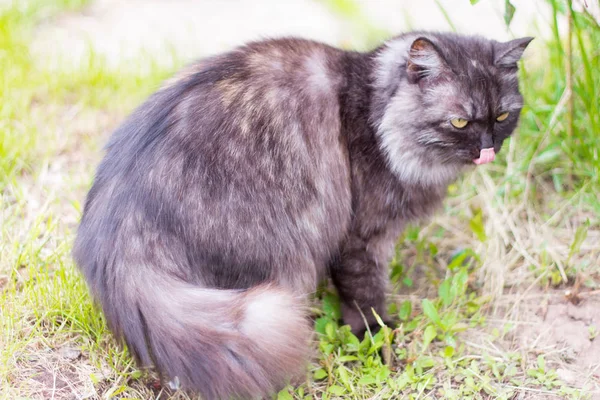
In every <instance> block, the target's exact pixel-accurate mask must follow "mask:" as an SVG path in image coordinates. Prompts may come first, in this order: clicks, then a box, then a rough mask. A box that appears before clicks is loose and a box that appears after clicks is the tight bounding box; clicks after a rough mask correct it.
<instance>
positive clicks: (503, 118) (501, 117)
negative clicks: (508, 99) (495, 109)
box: [496, 112, 508, 122]
mask: <svg viewBox="0 0 600 400" xmlns="http://www.w3.org/2000/svg"><path fill="white" fill-rule="evenodd" d="M506 118H508V113H507V112H505V113H502V114H500V115H498V116H497V117H496V121H498V122H502V121H504V120H505V119H506Z"/></svg>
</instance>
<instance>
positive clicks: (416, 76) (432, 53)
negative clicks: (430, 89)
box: [406, 37, 446, 83]
mask: <svg viewBox="0 0 600 400" xmlns="http://www.w3.org/2000/svg"><path fill="white" fill-rule="evenodd" d="M445 70H446V61H444V59H443V57H442V55H441V54H440V52H439V51H438V50H437V49H436V47H435V45H434V44H433V43H432V42H431V41H430V40H429V39H426V38H423V37H421V38H418V39H416V40H415V41H414V42H413V43H412V45H411V46H410V50H409V51H408V60H407V61H406V73H407V74H408V79H409V81H410V82H412V83H417V82H419V81H420V80H421V79H423V78H430V77H433V78H435V77H437V76H439V75H441V74H442V73H443V72H444V71H445Z"/></svg>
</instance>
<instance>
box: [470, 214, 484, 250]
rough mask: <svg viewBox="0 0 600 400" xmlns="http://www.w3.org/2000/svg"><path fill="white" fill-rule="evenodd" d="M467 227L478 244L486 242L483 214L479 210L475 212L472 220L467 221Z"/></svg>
mask: <svg viewBox="0 0 600 400" xmlns="http://www.w3.org/2000/svg"><path fill="white" fill-rule="evenodd" d="M469 227H470V228H471V230H472V231H473V233H474V234H475V236H477V239H479V241H480V242H485V241H486V240H487V236H486V234H485V226H484V224H483V213H482V211H481V209H479V210H477V212H476V213H475V215H474V216H473V218H471V220H470V221H469Z"/></svg>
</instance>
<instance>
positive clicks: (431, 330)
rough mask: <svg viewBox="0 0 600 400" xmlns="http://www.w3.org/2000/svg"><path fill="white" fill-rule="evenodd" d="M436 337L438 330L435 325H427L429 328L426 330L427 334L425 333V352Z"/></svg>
mask: <svg viewBox="0 0 600 400" xmlns="http://www.w3.org/2000/svg"><path fill="white" fill-rule="evenodd" d="M436 336H437V330H436V329H435V327H434V326H433V325H427V328H425V332H424V333H423V350H425V349H426V348H427V346H429V343H431V342H432V341H433V339H435V337H436Z"/></svg>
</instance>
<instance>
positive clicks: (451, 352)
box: [444, 346, 454, 358]
mask: <svg viewBox="0 0 600 400" xmlns="http://www.w3.org/2000/svg"><path fill="white" fill-rule="evenodd" d="M453 355H454V347H452V346H446V347H445V348H444V357H448V358H450V357H452V356H453Z"/></svg>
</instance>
